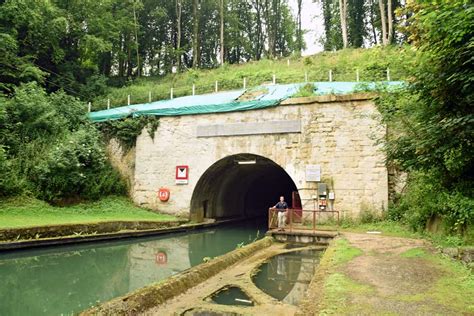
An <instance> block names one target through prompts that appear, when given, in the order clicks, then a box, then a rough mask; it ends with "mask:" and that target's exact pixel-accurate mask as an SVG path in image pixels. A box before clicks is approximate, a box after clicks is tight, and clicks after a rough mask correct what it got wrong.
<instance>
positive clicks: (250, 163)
mask: <svg viewBox="0 0 474 316" xmlns="http://www.w3.org/2000/svg"><path fill="white" fill-rule="evenodd" d="M235 162H237V163H238V164H239V165H254V164H256V163H257V160H255V159H254V160H236V161H235Z"/></svg>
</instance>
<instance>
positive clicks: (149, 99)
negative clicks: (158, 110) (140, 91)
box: [148, 91, 151, 103]
mask: <svg viewBox="0 0 474 316" xmlns="http://www.w3.org/2000/svg"><path fill="white" fill-rule="evenodd" d="M148 102H149V103H151V91H148Z"/></svg>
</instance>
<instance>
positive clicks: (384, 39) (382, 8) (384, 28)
mask: <svg viewBox="0 0 474 316" xmlns="http://www.w3.org/2000/svg"><path fill="white" fill-rule="evenodd" d="M379 8H380V21H381V24H382V45H383V46H386V45H387V21H386V20H385V4H384V3H383V0H379Z"/></svg>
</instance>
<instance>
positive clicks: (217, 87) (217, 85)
mask: <svg viewBox="0 0 474 316" xmlns="http://www.w3.org/2000/svg"><path fill="white" fill-rule="evenodd" d="M218 89H219V84H218V83H217V80H216V89H215V90H216V92H217V91H218Z"/></svg>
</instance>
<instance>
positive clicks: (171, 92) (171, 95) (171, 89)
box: [170, 88, 173, 100]
mask: <svg viewBox="0 0 474 316" xmlns="http://www.w3.org/2000/svg"><path fill="white" fill-rule="evenodd" d="M170 99H171V100H173V88H170Z"/></svg>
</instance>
